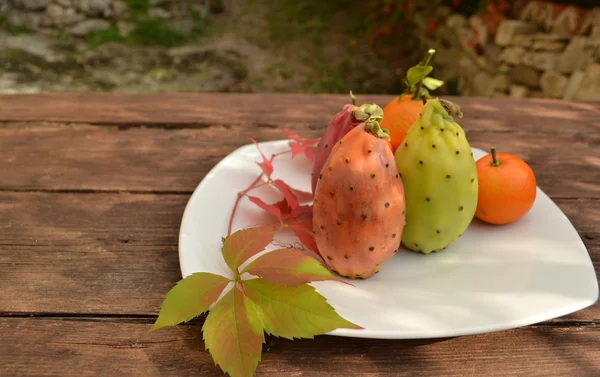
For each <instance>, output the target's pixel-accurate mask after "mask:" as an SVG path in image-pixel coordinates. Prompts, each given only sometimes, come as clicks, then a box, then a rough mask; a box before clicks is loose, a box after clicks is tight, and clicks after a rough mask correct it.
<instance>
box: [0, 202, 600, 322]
mask: <svg viewBox="0 0 600 377" xmlns="http://www.w3.org/2000/svg"><path fill="white" fill-rule="evenodd" d="M188 198H189V197H188V196H187V195H151V194H62V193H60V194H59V193H9V192H3V193H0V229H1V231H0V250H1V252H0V287H2V289H0V312H4V313H83V314H86V313H96V314H119V315H126V314H133V315H156V314H157V313H158V309H159V307H160V303H161V302H162V299H163V296H164V294H165V293H166V292H167V291H168V290H169V289H170V288H171V287H172V286H173V285H174V284H175V282H177V281H178V280H179V279H180V278H181V275H180V272H179V261H178V255H177V239H178V233H179V225H180V221H181V215H182V213H183V209H184V207H185V204H186V202H187V200H188ZM557 203H558V205H559V206H560V208H562V209H563V211H565V213H566V214H567V215H568V216H569V217H570V218H571V219H572V222H573V224H574V226H575V227H576V229H578V230H579V232H580V234H581V235H582V238H583V240H584V242H585V243H586V244H587V246H588V250H589V252H590V254H591V257H592V259H593V261H594V262H595V266H596V272H597V273H598V275H599V276H600V200H584V199H580V200H557ZM567 318H570V319H576V320H584V321H589V320H600V304H597V305H595V306H593V307H591V308H588V309H584V310H581V311H579V312H577V313H574V314H572V315H571V316H569V317H567Z"/></svg>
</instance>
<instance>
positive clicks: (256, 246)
mask: <svg viewBox="0 0 600 377" xmlns="http://www.w3.org/2000/svg"><path fill="white" fill-rule="evenodd" d="M274 235H275V230H274V228H273V226H272V225H265V226H258V227H255V228H247V229H242V230H238V231H237V232H235V233H233V234H232V235H230V236H228V237H227V238H225V241H224V242H223V248H222V249H221V251H222V252H223V258H225V262H227V265H228V266H229V268H231V270H232V271H236V270H237V269H238V267H239V266H240V265H241V264H243V263H244V262H245V261H247V260H248V258H250V257H252V256H253V255H255V254H258V253H259V252H261V251H262V250H264V248H265V247H267V245H268V244H270V243H271V241H273V237H274Z"/></svg>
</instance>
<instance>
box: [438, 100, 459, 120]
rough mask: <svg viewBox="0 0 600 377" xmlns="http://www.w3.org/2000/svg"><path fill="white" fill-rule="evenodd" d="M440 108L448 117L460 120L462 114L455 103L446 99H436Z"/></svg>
mask: <svg viewBox="0 0 600 377" xmlns="http://www.w3.org/2000/svg"><path fill="white" fill-rule="evenodd" d="M438 101H440V104H441V105H442V107H443V108H444V109H445V110H446V111H447V112H448V114H449V115H450V116H453V117H458V118H462V117H463V113H462V111H460V106H458V105H457V104H455V103H452V102H450V101H448V100H447V99H442V98H438Z"/></svg>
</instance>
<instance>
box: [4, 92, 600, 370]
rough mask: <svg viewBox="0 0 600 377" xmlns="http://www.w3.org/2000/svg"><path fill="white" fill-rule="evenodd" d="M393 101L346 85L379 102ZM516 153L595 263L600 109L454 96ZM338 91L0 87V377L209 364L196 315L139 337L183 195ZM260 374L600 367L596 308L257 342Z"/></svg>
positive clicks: (172, 276) (319, 109)
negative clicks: (423, 332)
mask: <svg viewBox="0 0 600 377" xmlns="http://www.w3.org/2000/svg"><path fill="white" fill-rule="evenodd" d="M390 98H391V97H390V96H362V95H359V96H358V100H359V102H361V103H362V102H374V103H378V104H380V105H383V104H385V103H386V102H387V101H388V100H389V99H390ZM450 99H451V100H453V101H455V102H456V103H458V104H459V105H461V107H462V109H463V111H464V114H465V118H464V119H463V120H461V124H462V125H463V126H464V128H465V130H466V132H467V135H468V137H469V140H470V141H471V144H472V145H473V146H474V147H480V148H487V147H489V146H490V145H492V144H493V145H495V146H496V148H497V149H501V150H502V151H506V152H510V153H514V154H517V155H519V156H521V157H522V158H524V159H525V160H526V161H527V162H528V163H530V165H531V166H532V168H533V169H534V171H535V172H536V174H537V178H538V185H539V186H540V187H541V188H542V189H543V190H544V191H545V192H546V193H548V194H549V195H550V196H551V197H552V198H553V200H554V201H555V202H556V203H557V204H558V205H559V206H560V208H561V209H562V210H563V211H564V212H565V213H566V214H567V216H569V218H570V219H571V221H572V222H573V224H574V226H575V227H576V228H577V230H578V231H579V234H580V235H581V237H582V239H583V241H584V242H585V244H586V246H587V248H588V250H589V252H590V254H591V256H592V259H593V260H594V265H595V267H596V271H597V273H598V272H599V271H598V269H599V267H600V104H598V103H575V102H563V101H553V100H526V101H525V100H509V99H477V98H450ZM347 100H348V97H347V96H329V95H323V96H315V95H258V94H256V95H245V94H197V95H192V94H189V95H188V94H177V95H176V94H168V95H125V94H85V95H71V94H47V95H46V94H44V95H31V96H0V122H1V123H0V376H2V377H9V376H34V375H35V376H41V375H43V376H77V377H81V376H111V377H116V376H118V377H120V376H144V377H147V376H161V377H164V376H221V375H222V373H221V372H220V370H219V369H218V368H217V367H215V366H214V364H213V362H212V359H211V357H210V355H209V354H208V352H207V351H204V347H203V343H202V338H201V332H200V326H201V324H202V320H195V321H193V322H191V323H189V324H186V325H181V326H178V327H175V328H169V329H163V330H161V331H158V332H154V333H152V334H149V329H150V326H151V324H152V323H153V322H154V319H155V318H156V315H157V313H158V309H159V306H160V303H161V302H162V299H163V295H164V294H165V293H166V292H167V291H168V290H169V289H170V288H171V287H172V286H173V285H174V283H175V282H176V281H178V280H179V279H180V278H181V275H180V271H179V265H178V257H177V238H178V231H179V225H180V220H181V216H182V212H183V209H184V206H185V205H186V202H187V200H188V199H189V197H190V194H191V193H192V191H193V190H194V188H195V187H196V185H197V184H198V182H199V181H200V180H201V179H202V178H203V177H204V175H205V174H206V173H207V172H208V171H209V169H211V168H212V167H213V166H214V165H215V164H216V163H217V162H218V161H219V160H220V159H222V158H223V157H224V156H226V155H227V154H228V153H230V152H231V151H233V150H234V149H235V148H237V147H239V146H241V145H243V144H247V143H248V142H249V139H248V137H250V136H252V137H254V138H256V139H257V140H259V141H265V140H274V139H281V138H283V137H284V135H283V134H282V133H281V130H280V129H281V128H283V127H286V128H289V129H291V130H293V131H295V132H298V133H300V134H302V135H303V136H319V135H320V133H321V132H322V130H323V129H324V127H325V126H326V124H327V122H328V120H329V118H330V117H331V116H332V115H333V114H334V113H336V112H338V111H339V110H340V109H341V107H342V105H343V104H344V103H346V102H347ZM257 375H258V376H383V375H385V376H388V375H389V376H413V375H415V376H446V377H448V376H461V377H462V376H508V375H511V376H512V375H515V376H528V377H532V376H544V377H547V376H579V377H581V376H599V375H600V305H599V304H596V305H594V306H592V307H590V308H587V309H585V310H581V311H579V312H577V313H574V314H571V315H568V316H566V317H562V318H558V319H555V320H551V321H547V322H544V323H540V324H536V325H534V326H527V327H524V328H520V329H515V330H508V331H501V332H496V333H489V334H483V335H474V336H465V337H457V338H449V339H436V340H414V341H401V340H398V341H394V340H369V339H354V338H340V337H331V336H319V337H317V338H316V339H314V340H296V341H288V340H283V339H278V338H272V337H271V338H267V344H266V345H265V346H264V353H263V356H262V362H261V363H260V364H259V367H258V370H257Z"/></svg>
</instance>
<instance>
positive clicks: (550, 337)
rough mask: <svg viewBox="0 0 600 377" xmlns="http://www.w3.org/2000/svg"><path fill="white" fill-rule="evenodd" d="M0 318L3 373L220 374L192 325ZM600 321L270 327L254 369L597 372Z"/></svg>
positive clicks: (452, 376) (581, 376) (9, 376)
mask: <svg viewBox="0 0 600 377" xmlns="http://www.w3.org/2000/svg"><path fill="white" fill-rule="evenodd" d="M149 328H150V324H127V323H119V322H114V323H110V322H91V321H64V320H62V321H61V320H45V319H44V320H41V319H22V318H10V319H9V318H0V333H2V334H3V336H2V338H0V375H2V376H3V377H16V376H19V377H26V376H39V375H44V376H61V377H67V376H77V377H81V376H143V377H153V376H157V377H158V376H160V377H165V376H223V373H222V372H221V371H220V369H219V368H218V367H216V366H214V363H213V361H212V359H211V357H210V355H209V353H208V351H205V350H204V345H203V342H202V336H201V333H200V327H199V326H194V325H192V326H179V327H177V328H169V329H162V330H159V331H157V332H153V333H150V334H149V333H148V330H149ZM598 344H600V329H599V328H598V327H596V326H589V327H573V328H560V327H557V328H555V327H550V326H539V327H533V328H523V329H516V330H509V331H501V332H496V333H489V334H482V335H473V336H465V337H457V338H449V339H436V340H411V341H398V340H376V339H356V338H341V337H332V336H319V337H316V338H315V339H308V340H304V339H302V340H294V341H289V340H285V339H278V338H274V337H269V338H268V339H267V344H265V345H263V350H264V351H263V354H262V361H261V363H260V364H259V366H258V369H257V373H256V376H277V377H282V376H284V377H285V376H289V377H291V376H299V375H303V376H344V377H345V376H361V377H368V376H392V375H393V376H416V375H418V376H423V377H426V376H442V375H443V376H447V377H464V376H498V377H500V376H502V377H504V376H527V377H552V376H556V377H563V376H578V377H592V376H597V375H598V371H599V370H600V352H598V351H599V348H598Z"/></svg>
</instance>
